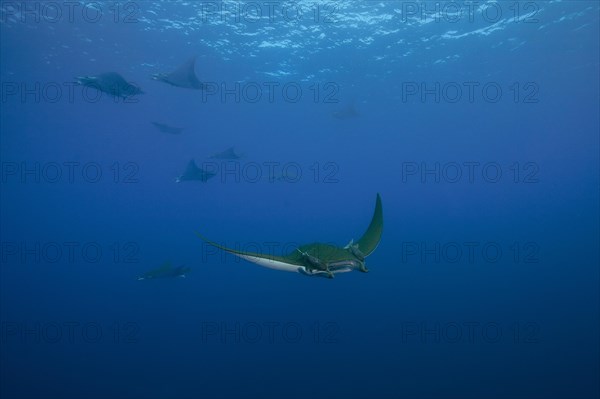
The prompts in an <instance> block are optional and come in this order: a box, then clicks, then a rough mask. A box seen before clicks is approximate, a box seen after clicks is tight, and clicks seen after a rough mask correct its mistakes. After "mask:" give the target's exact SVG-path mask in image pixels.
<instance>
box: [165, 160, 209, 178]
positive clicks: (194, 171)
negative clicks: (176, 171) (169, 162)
mask: <svg viewBox="0 0 600 399" xmlns="http://www.w3.org/2000/svg"><path fill="white" fill-rule="evenodd" d="M216 175H217V174H216V173H214V172H209V171H206V170H204V169H202V168H199V167H198V165H196V162H195V161H194V160H193V159H192V160H191V161H190V162H188V164H187V167H186V168H185V172H183V174H182V175H181V176H179V177H178V178H177V179H175V181H176V182H177V183H179V182H182V181H190V180H199V181H201V182H203V183H205V182H207V181H208V180H209V179H211V178H213V177H215V176H216Z"/></svg>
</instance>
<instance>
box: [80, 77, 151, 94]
mask: <svg viewBox="0 0 600 399" xmlns="http://www.w3.org/2000/svg"><path fill="white" fill-rule="evenodd" d="M77 83H78V84H80V85H82V86H85V87H93V88H95V89H97V90H99V91H101V92H104V93H107V94H110V95H111V96H114V97H120V98H127V97H131V96H135V95H137V94H144V92H143V91H142V89H140V88H139V87H138V86H136V85H134V84H133V83H129V82H128V81H126V80H125V78H123V76H121V75H119V74H118V73H116V72H107V73H102V74H100V75H94V76H79V77H77Z"/></svg>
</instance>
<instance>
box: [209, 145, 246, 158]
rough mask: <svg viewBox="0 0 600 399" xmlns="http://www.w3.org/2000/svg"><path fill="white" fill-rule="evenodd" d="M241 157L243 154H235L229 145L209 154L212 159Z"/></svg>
mask: <svg viewBox="0 0 600 399" xmlns="http://www.w3.org/2000/svg"><path fill="white" fill-rule="evenodd" d="M242 157H243V154H236V153H235V150H234V148H233V147H229V148H228V149H226V150H225V151H221V152H218V153H216V154H213V155H211V158H213V159H240V158H242Z"/></svg>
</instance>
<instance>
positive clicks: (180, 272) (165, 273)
mask: <svg viewBox="0 0 600 399" xmlns="http://www.w3.org/2000/svg"><path fill="white" fill-rule="evenodd" d="M190 270H192V269H191V268H189V267H185V266H177V267H173V266H172V265H171V262H165V263H163V264H162V265H161V266H160V267H158V268H156V269H153V270H150V271H148V272H146V273H144V274H142V275H141V276H139V277H138V281H139V280H150V279H156V278H169V277H185V275H186V273H189V272H190Z"/></svg>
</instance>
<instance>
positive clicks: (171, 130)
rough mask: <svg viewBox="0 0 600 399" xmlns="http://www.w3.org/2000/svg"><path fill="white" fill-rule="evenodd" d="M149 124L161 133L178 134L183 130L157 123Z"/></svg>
mask: <svg viewBox="0 0 600 399" xmlns="http://www.w3.org/2000/svg"><path fill="white" fill-rule="evenodd" d="M150 123H152V124H153V125H154V126H155V127H156V128H157V129H158V130H159V131H161V132H163V133H169V134H180V133H181V132H182V131H183V129H184V128H182V127H173V126H169V125H165V124H163V123H158V122H150Z"/></svg>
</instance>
